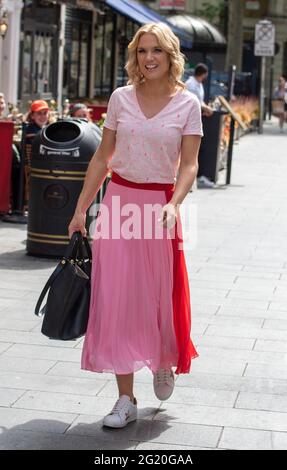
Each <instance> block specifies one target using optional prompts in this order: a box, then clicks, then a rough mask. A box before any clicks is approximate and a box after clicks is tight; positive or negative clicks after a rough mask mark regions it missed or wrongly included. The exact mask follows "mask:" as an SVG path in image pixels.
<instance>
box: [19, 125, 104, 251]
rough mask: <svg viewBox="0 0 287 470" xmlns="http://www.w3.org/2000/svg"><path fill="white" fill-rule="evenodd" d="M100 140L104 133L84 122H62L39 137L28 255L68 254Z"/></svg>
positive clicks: (34, 161) (33, 169) (35, 146)
mask: <svg viewBox="0 0 287 470" xmlns="http://www.w3.org/2000/svg"><path fill="white" fill-rule="evenodd" d="M100 141H101V130H100V129H99V128H98V127H97V126H96V125H95V124H92V123H89V122H88V121H87V120H83V119H63V120H59V121H57V122H55V123H52V124H49V125H48V126H47V127H45V128H44V129H42V131H41V132H40V133H39V134H38V135H37V136H36V137H35V139H34V142H33V147H32V161H31V174H30V194H29V208H28V234H27V252H28V254H31V255H38V256H54V257H59V256H62V255H63V254H64V252H65V248H66V246H67V244H68V242H69V238H68V225H69V223H70V221H71V218H72V216H73V214H74V211H75V207H76V204H77V200H78V197H79V194H80V192H81V189H82V186H83V182H84V179H85V174H86V171H87V167H88V164H89V161H90V160H91V158H92V156H93V154H94V153H95V151H96V149H97V147H98V146H99V144H100ZM102 196H103V192H102V193H101V197H102ZM96 202H99V201H98V198H97V201H96ZM87 222H88V223H87V225H88V224H89V223H91V220H89V218H87ZM88 228H89V227H88V226H87V230H88Z"/></svg>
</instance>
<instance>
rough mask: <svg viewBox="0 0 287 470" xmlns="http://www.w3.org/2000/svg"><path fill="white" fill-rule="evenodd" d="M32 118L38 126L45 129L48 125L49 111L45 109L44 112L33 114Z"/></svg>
mask: <svg viewBox="0 0 287 470" xmlns="http://www.w3.org/2000/svg"><path fill="white" fill-rule="evenodd" d="M31 117H32V119H33V121H34V122H35V123H36V124H37V126H39V127H44V126H45V125H46V124H48V119H49V110H48V109H43V110H42V111H35V112H34V113H32V115H31Z"/></svg>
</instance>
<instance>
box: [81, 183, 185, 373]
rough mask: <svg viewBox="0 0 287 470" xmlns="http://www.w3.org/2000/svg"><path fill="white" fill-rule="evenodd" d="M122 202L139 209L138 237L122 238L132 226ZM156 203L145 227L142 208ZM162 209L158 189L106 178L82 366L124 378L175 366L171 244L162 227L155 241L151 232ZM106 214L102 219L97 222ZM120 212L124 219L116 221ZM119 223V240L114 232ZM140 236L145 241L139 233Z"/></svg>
mask: <svg viewBox="0 0 287 470" xmlns="http://www.w3.org/2000/svg"><path fill="white" fill-rule="evenodd" d="M127 204H135V205H136V207H138V209H139V210H138V212H137V214H136V220H137V223H139V225H140V226H141V230H140V232H141V233H139V231H137V232H136V234H135V232H134V233H133V236H131V237H129V236H127V233H128V232H129V231H132V230H134V225H132V224H131V219H130V217H131V213H130V212H129V206H127ZM155 204H156V205H157V208H158V212H157V214H155V216H154V218H153V220H152V221H151V222H150V223H147V217H146V216H145V208H146V207H147V205H155ZM165 204H166V196H165V192H164V191H161V190H160V191H159V190H145V189H135V188H130V187H125V186H121V185H119V184H116V183H114V182H113V181H111V182H110V183H109V184H108V187H107V191H106V194H105V196H104V199H103V201H102V205H103V207H102V206H101V208H100V213H101V216H100V217H98V219H97V221H96V225H95V230H94V232H95V234H96V236H95V238H94V240H93V246H92V251H93V267H92V279H91V287H92V289H91V301H90V315H89V323H88V329H87V333H86V336H85V341H84V347H83V353H82V369H86V370H90V371H94V372H111V373H114V374H129V373H132V372H135V371H137V370H139V369H141V368H143V367H145V366H146V367H148V368H149V369H150V370H151V371H156V370H157V369H158V368H159V367H164V368H169V367H176V365H177V361H178V350H177V343H176V335H175V329H174V324H173V304H172V289H173V251H172V242H171V239H170V238H169V237H168V235H167V229H163V237H161V238H159V239H157V237H156V236H155V235H154V234H155V230H154V229H155V225H156V223H157V218H158V216H159V214H160V208H162V206H164V205H165ZM133 207H134V206H133ZM149 207H150V206H149ZM106 211H108V213H109V215H108V216H106V217H105V218H104V217H103V214H105V213H106ZM121 211H124V214H123V215H122V216H121V217H120V215H119V214H120V213H121ZM119 218H120V221H121V225H120V226H121V227H122V229H124V230H123V232H124V233H125V235H124V236H123V234H122V230H118V227H119V224H118V223H117V221H119ZM134 220H135V215H134V213H133V221H134ZM144 232H145V234H146V233H148V236H146V235H145V236H143V233H144ZM98 233H101V236H99V235H98ZM150 233H152V236H151V237H150Z"/></svg>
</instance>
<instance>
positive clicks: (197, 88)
mask: <svg viewBox="0 0 287 470" xmlns="http://www.w3.org/2000/svg"><path fill="white" fill-rule="evenodd" d="M207 76H208V68H207V66H206V65H205V64H202V63H200V64H197V65H196V67H195V69H194V75H193V76H191V77H189V78H188V79H187V81H186V82H185V84H186V86H187V89H188V90H189V91H190V92H191V93H194V94H195V95H196V96H197V98H198V99H199V102H200V105H201V112H202V115H203V116H207V117H210V116H212V114H213V109H212V108H211V107H210V106H208V104H206V103H205V102H204V88H203V82H204V81H205V80H206V78H207ZM197 186H198V187H203V188H213V187H214V183H213V182H212V181H210V180H209V179H208V178H207V177H206V176H204V175H201V176H199V177H198V178H197Z"/></svg>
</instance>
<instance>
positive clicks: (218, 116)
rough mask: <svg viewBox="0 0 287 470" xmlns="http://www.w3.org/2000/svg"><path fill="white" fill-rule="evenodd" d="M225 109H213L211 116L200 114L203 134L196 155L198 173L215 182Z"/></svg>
mask: <svg viewBox="0 0 287 470" xmlns="http://www.w3.org/2000/svg"><path fill="white" fill-rule="evenodd" d="M226 114H228V113H227V112H225V111H214V112H213V114H212V116H209V117H208V116H202V125H203V133H204V136H203V138H202V141H201V145H200V149H199V155H198V174H197V176H198V177H200V176H206V177H207V178H208V179H209V180H210V181H212V182H213V183H216V182H217V179H218V171H219V163H220V140H221V133H222V125H223V116H224V115H226Z"/></svg>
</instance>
